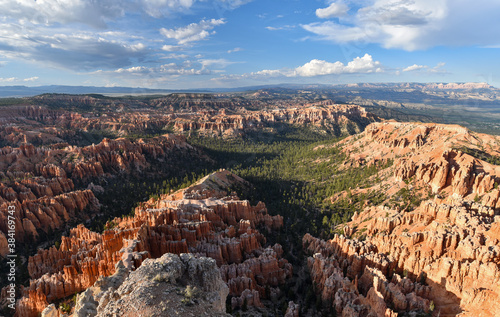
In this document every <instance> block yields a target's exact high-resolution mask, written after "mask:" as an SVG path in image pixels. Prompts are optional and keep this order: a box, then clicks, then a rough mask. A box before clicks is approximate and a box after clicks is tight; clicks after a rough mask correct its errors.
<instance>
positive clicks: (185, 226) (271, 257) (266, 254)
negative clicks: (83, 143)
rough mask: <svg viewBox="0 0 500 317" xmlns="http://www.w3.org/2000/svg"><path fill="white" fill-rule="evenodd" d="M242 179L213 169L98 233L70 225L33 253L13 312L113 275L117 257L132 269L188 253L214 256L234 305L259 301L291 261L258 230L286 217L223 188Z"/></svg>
mask: <svg viewBox="0 0 500 317" xmlns="http://www.w3.org/2000/svg"><path fill="white" fill-rule="evenodd" d="M242 181H243V180H242V179H241V178H239V177H238V176H236V175H234V174H231V173H229V172H227V171H220V172H216V173H214V174H211V175H209V176H207V177H205V178H203V179H202V180H200V181H199V182H198V183H196V184H194V185H193V186H190V187H189V188H187V189H183V190H180V191H179V192H176V193H173V194H170V195H163V196H161V197H160V199H150V200H148V201H146V202H144V203H142V204H141V205H140V206H139V207H137V208H136V210H135V215H134V216H133V217H124V218H116V219H115V220H114V221H113V229H110V230H106V231H104V232H103V233H102V234H100V233H95V232H92V231H89V230H88V229H86V228H84V227H83V226H82V225H80V226H78V227H77V228H74V229H72V230H71V233H70V235H69V237H63V239H62V242H61V245H60V247H59V248H55V247H52V248H50V249H47V250H40V251H39V252H38V254H36V255H35V256H32V257H30V259H29V265H28V269H29V273H30V276H31V278H32V280H31V282H30V285H29V287H26V288H25V289H24V291H23V292H24V297H23V298H22V299H21V300H19V301H18V305H17V310H16V311H17V312H18V314H20V316H26V317H31V316H36V314H37V313H39V312H41V311H42V310H43V309H44V308H45V307H46V306H47V305H48V304H49V303H51V302H53V301H54V300H56V299H61V298H65V297H67V296H70V295H73V294H75V292H81V291H84V290H86V289H87V288H89V287H90V286H92V285H93V284H94V283H96V281H97V280H98V279H99V277H100V276H110V275H112V274H115V273H116V265H117V263H119V262H120V261H121V263H123V266H124V267H125V268H127V269H129V270H134V269H135V268H138V267H140V265H141V264H142V263H143V262H144V261H145V259H147V258H158V257H161V256H162V255H163V254H165V253H173V254H181V253H188V252H189V253H192V254H195V255H197V256H203V257H210V258H212V259H214V261H215V263H216V264H217V265H218V266H219V267H220V270H221V273H222V277H223V280H224V282H226V283H227V284H228V286H229V291H230V294H231V296H233V299H234V300H233V306H235V307H237V306H241V305H242V304H243V302H244V299H245V298H247V304H248V305H255V306H259V305H260V299H261V298H263V297H265V296H266V292H265V289H266V287H269V288H270V289H273V288H275V287H277V286H279V285H280V284H282V283H283V282H284V281H285V279H286V278H287V277H290V276H291V274H292V266H291V265H290V264H289V263H287V261H286V260H284V259H283V258H281V256H282V253H283V250H282V248H281V246H280V245H274V246H273V247H272V248H271V247H269V248H266V249H264V248H263V245H264V244H265V237H264V236H263V235H262V234H261V233H260V232H259V231H258V230H257V229H256V228H257V226H264V227H267V228H268V230H273V229H276V228H278V227H279V226H281V225H282V223H283V218H282V217H281V216H270V215H268V214H267V210H266V208H265V205H264V204H263V203H259V204H257V205H256V206H251V205H250V204H249V203H248V201H242V200H239V199H238V197H236V196H234V195H228V193H227V192H225V189H226V188H227V187H228V186H227V185H231V184H235V182H242Z"/></svg>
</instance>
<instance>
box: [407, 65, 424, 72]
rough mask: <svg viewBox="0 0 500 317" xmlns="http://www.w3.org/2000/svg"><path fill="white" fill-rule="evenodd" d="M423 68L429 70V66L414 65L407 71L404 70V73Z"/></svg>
mask: <svg viewBox="0 0 500 317" xmlns="http://www.w3.org/2000/svg"><path fill="white" fill-rule="evenodd" d="M422 68H427V66H424V65H417V64H413V65H411V66H408V67H406V68H405V69H403V71H404V72H411V71H415V70H420V69H422Z"/></svg>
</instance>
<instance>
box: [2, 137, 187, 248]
mask: <svg viewBox="0 0 500 317" xmlns="http://www.w3.org/2000/svg"><path fill="white" fill-rule="evenodd" d="M190 149H191V147H190V145H189V144H187V143H186V142H185V138H184V137H182V136H172V135H164V136H161V137H156V138H152V139H149V140H143V139H139V140H136V141H131V140H128V139H114V140H113V139H104V140H103V141H102V142H101V143H99V144H96V145H91V146H86V147H76V146H69V145H68V144H58V145H52V146H42V147H35V146H33V145H32V144H24V145H21V146H20V147H18V148H12V147H3V148H1V149H0V170H1V171H0V208H1V210H5V211H6V210H7V206H15V213H14V217H15V222H16V224H15V228H16V239H17V241H19V242H21V243H22V242H29V241H37V240H38V236H39V234H40V233H41V232H44V233H45V234H46V233H48V232H49V231H54V230H56V229H58V228H61V227H62V226H63V225H64V224H65V223H67V222H69V221H70V220H73V219H76V218H83V219H85V218H88V217H89V213H92V212H94V211H96V210H97V209H98V208H99V201H98V200H97V199H96V197H95V196H94V193H93V191H92V190H96V189H98V188H96V187H92V186H90V187H88V188H89V189H81V188H82V187H83V188H84V186H85V185H86V184H89V183H90V181H91V180H95V179H99V178H109V177H113V176H114V175H117V174H120V173H123V174H132V173H140V172H142V171H143V170H145V169H146V168H148V167H149V166H150V164H151V163H150V162H151V161H152V160H159V161H162V162H165V160H167V159H168V158H169V156H171V155H172V154H175V153H180V152H189V151H190ZM75 184H77V185H78V186H77V185H75ZM77 187H79V188H80V189H76V188H77ZM7 216H8V215H7V213H6V212H2V213H0V255H2V256H4V255H5V254H6V253H7V243H6V241H7V240H6V233H7V223H8V222H7Z"/></svg>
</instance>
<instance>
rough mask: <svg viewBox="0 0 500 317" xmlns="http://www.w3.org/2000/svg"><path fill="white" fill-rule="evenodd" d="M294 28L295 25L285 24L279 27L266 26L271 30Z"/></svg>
mask: <svg viewBox="0 0 500 317" xmlns="http://www.w3.org/2000/svg"><path fill="white" fill-rule="evenodd" d="M293 28H295V25H283V26H278V27H274V26H266V29H268V30H269V31H281V30H291V29H293Z"/></svg>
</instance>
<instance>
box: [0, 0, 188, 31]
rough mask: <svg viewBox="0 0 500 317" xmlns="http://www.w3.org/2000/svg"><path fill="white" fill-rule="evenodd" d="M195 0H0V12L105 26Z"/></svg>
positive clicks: (47, 21)
mask: <svg viewBox="0 0 500 317" xmlns="http://www.w3.org/2000/svg"><path fill="white" fill-rule="evenodd" d="M194 3H195V0H140V1H129V0H99V1H85V0H64V1H61V0H44V1H26V0H15V1H12V0H0V12H2V13H1V15H2V16H7V17H10V18H13V19H16V20H19V21H28V22H31V23H34V24H41V25H51V24H55V23H60V24H66V23H75V22H77V23H82V24H87V25H91V26H93V27H98V28H104V27H106V26H107V24H108V22H109V21H111V20H114V19H117V18H119V17H123V16H124V15H125V13H126V12H132V13H137V12H139V13H145V14H147V15H150V16H153V17H155V18H159V17H162V16H165V15H169V14H172V13H174V12H182V11H186V10H188V9H190V8H191V7H192V6H193V4H194Z"/></svg>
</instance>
